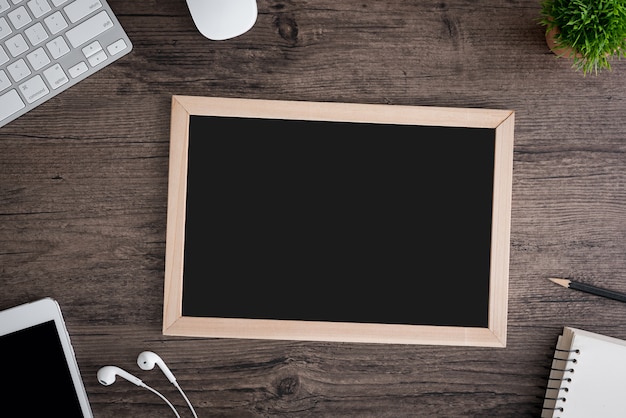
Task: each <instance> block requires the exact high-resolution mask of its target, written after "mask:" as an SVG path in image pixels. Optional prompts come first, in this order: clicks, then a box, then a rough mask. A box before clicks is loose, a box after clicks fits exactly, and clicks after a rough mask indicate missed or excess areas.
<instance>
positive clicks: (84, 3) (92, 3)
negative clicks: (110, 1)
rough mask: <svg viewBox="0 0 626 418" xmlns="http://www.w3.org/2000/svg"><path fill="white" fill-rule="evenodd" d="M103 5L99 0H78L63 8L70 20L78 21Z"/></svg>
mask: <svg viewBox="0 0 626 418" xmlns="http://www.w3.org/2000/svg"><path fill="white" fill-rule="evenodd" d="M101 7H102V3H100V2H99V1H98V0H76V1H75V2H73V3H70V4H69V5H68V6H65V7H64V8H63V10H65V14H66V15H67V17H68V18H69V19H70V22H72V23H76V22H78V21H79V20H80V19H82V18H83V17H85V16H88V15H90V14H91V13H93V12H94V11H95V10H98V9H99V8H101Z"/></svg>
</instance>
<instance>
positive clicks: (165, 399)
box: [143, 383, 180, 418]
mask: <svg viewBox="0 0 626 418" xmlns="http://www.w3.org/2000/svg"><path fill="white" fill-rule="evenodd" d="M143 387H145V388H146V389H148V390H149V391H150V392H152V393H154V394H155V395H157V396H158V397H159V398H161V399H163V400H164V401H165V403H167V404H168V405H169V407H170V408H172V411H174V413H175V414H176V417H177V418H180V415H178V411H176V408H174V405H172V403H171V402H170V401H168V400H167V398H166V397H165V396H163V395H161V394H160V393H159V392H158V391H157V390H155V389H152V388H151V387H150V386H148V385H146V384H145V383H144V384H143Z"/></svg>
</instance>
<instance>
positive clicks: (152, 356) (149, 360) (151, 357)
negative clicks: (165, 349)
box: [137, 351, 176, 385]
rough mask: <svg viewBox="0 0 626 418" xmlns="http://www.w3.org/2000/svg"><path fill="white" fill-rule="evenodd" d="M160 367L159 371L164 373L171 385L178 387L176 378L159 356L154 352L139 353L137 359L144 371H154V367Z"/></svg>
mask: <svg viewBox="0 0 626 418" xmlns="http://www.w3.org/2000/svg"><path fill="white" fill-rule="evenodd" d="M155 364H156V365H157V366H159V369H161V371H162V372H163V374H164V375H165V376H166V377H167V379H168V380H169V381H170V383H172V384H174V385H176V377H174V374H173V373H172V372H171V371H170V369H169V368H168V367H167V366H166V365H165V362H164V361H163V359H161V357H159V355H158V354H156V353H153V352H152V351H143V352H141V353H139V356H138V357H137V365H138V366H139V367H140V368H141V369H142V370H152V369H154V365H155Z"/></svg>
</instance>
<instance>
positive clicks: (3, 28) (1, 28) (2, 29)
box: [0, 17, 13, 39]
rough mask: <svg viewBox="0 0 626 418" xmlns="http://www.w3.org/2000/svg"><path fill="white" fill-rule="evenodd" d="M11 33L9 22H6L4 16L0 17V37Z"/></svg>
mask: <svg viewBox="0 0 626 418" xmlns="http://www.w3.org/2000/svg"><path fill="white" fill-rule="evenodd" d="M11 33H13V31H12V30H11V27H10V26H9V22H7V20H6V19H5V18H3V17H0V39H2V38H6V37H7V36H9V35H10V34H11Z"/></svg>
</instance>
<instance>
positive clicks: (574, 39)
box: [539, 0, 626, 75]
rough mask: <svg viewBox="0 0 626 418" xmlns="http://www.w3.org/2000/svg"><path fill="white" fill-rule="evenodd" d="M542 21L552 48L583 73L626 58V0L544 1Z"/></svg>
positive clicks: (540, 20)
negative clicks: (612, 60) (614, 60)
mask: <svg viewBox="0 0 626 418" xmlns="http://www.w3.org/2000/svg"><path fill="white" fill-rule="evenodd" d="M539 22H540V24H541V25H543V26H545V27H546V42H547V44H548V46H549V47H550V50H552V52H554V53H555V54H556V55H557V56H559V57H569V58H572V59H573V61H574V62H573V64H572V67H573V68H575V69H576V70H578V71H582V72H583V75H586V74H587V73H591V72H593V73H595V74H596V75H597V74H598V70H601V69H607V70H610V69H611V63H610V60H611V59H612V58H613V57H615V56H617V57H618V59H619V58H621V57H622V56H623V57H626V0H542V2H541V18H540V19H539Z"/></svg>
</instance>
